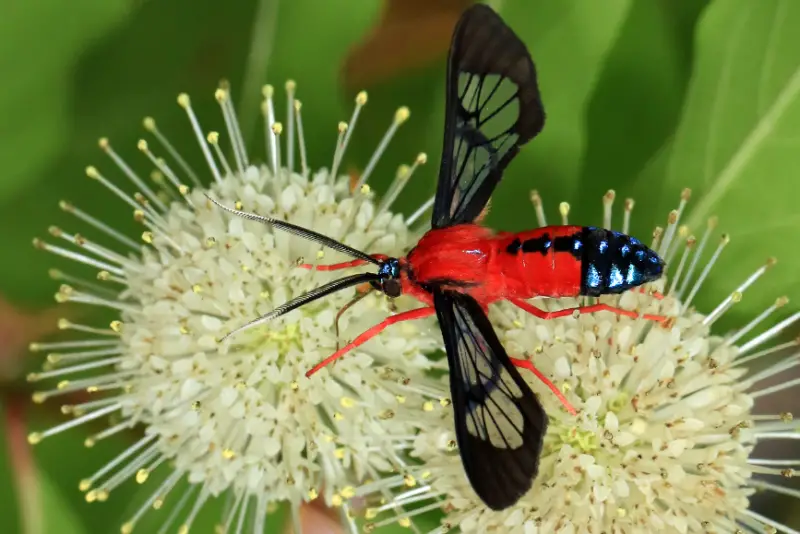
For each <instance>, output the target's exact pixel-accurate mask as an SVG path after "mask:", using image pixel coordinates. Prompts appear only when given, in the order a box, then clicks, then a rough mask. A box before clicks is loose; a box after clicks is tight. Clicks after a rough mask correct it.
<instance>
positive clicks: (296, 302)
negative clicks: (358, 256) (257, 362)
mask: <svg viewBox="0 0 800 534" xmlns="http://www.w3.org/2000/svg"><path fill="white" fill-rule="evenodd" d="M380 279H381V276H380V275H379V274H376V273H362V274H354V275H352V276H346V277H344V278H339V279H338V280H334V281H333V282H328V283H327V284H325V285H323V286H319V287H318V288H316V289H312V290H311V291H309V292H308V293H304V294H302V295H300V296H299V297H296V298H293V299H292V300H290V301H289V302H287V303H286V304H281V305H280V306H278V307H277V308H275V309H274V310H272V311H271V312H269V313H267V314H265V315H262V316H261V317H259V318H258V319H254V320H252V321H250V322H249V323H247V324H245V325H243V326H240V327H239V328H237V329H236V330H234V331H232V332H230V333H228V334H226V335H225V337H223V338H222V339H220V341H225V340H226V339H228V338H229V337H231V336H232V335H234V334H237V333H239V332H241V331H243V330H248V329H250V328H253V327H254V326H258V325H260V324H264V323H266V322H267V321H270V320H272V319H275V318H276V317H280V316H281V315H284V314H286V313H289V312H290V311H292V310H294V309H297V308H299V307H300V306H302V305H304V304H308V303H309V302H312V301H315V300H317V299H321V298H322V297H326V296H328V295H330V294H331V293H336V292H337V291H339V290H342V289H345V288H348V287H352V286H357V285H359V284H363V283H365V282H373V281H376V280H380Z"/></svg>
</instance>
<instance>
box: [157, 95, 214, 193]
mask: <svg viewBox="0 0 800 534" xmlns="http://www.w3.org/2000/svg"><path fill="white" fill-rule="evenodd" d="M187 98H188V97H187ZM144 127H145V129H146V130H147V131H149V132H151V133H152V134H153V135H154V136H155V138H156V140H157V141H158V142H159V143H161V146H163V147H164V149H166V151H167V153H168V154H169V155H170V156H171V157H172V159H174V160H175V161H177V162H178V165H179V166H180V167H181V169H182V170H183V172H185V173H186V175H187V176H188V177H189V179H190V180H191V181H192V183H194V185H195V186H197V187H201V186H202V184H201V183H200V179H199V178H198V177H197V174H195V172H194V169H192V167H191V166H190V165H189V164H188V163H187V162H186V160H185V159H183V157H181V155H180V153H179V152H178V151H177V150H175V147H173V146H172V144H171V143H170V142H169V140H168V139H167V138H166V136H164V135H163V134H162V133H161V132H160V131H159V130H158V127H157V126H156V121H155V120H154V119H153V118H152V117H145V119H144ZM165 165H166V164H165ZM162 172H163V171H162ZM165 174H166V173H165Z"/></svg>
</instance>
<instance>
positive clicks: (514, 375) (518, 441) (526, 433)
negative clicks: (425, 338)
mask: <svg viewBox="0 0 800 534" xmlns="http://www.w3.org/2000/svg"><path fill="white" fill-rule="evenodd" d="M434 304H435V306H436V313H437V315H438V317H439V325H440V327H441V329H442V336H443V338H444V343H445V348H446V349H447V359H448V362H449V364H450V390H451V395H452V400H453V411H454V415H455V429H456V438H457V440H458V445H459V450H460V453H461V460H462V462H463V464H464V469H465V470H466V473H467V477H468V478H469V481H470V483H471V484H472V487H473V488H474V489H475V492H476V493H477V494H478V496H480V497H481V499H483V501H484V502H485V503H486V504H487V505H488V506H490V507H491V508H493V509H496V510H499V509H503V508H506V507H508V506H511V505H512V504H514V503H515V502H516V501H517V500H518V499H519V498H520V497H521V496H522V495H523V494H524V493H525V492H526V491H528V489H530V487H531V484H532V483H533V479H534V478H535V477H536V472H537V469H538V465H539V454H540V453H541V447H542V439H543V437H544V433H545V430H546V428H547V416H546V415H545V413H544V411H543V410H542V407H541V406H540V405H539V402H538V400H537V399H536V396H535V395H534V394H533V392H532V391H531V390H530V388H529V387H528V386H527V384H525V382H524V381H523V380H522V377H521V376H520V375H519V372H517V370H516V368H515V367H514V366H513V364H512V363H511V361H510V360H509V358H508V355H507V354H506V352H505V350H504V349H503V346H502V345H501V343H500V340H499V339H498V338H497V334H495V332H494V329H493V328H492V325H491V323H490V322H489V319H488V318H487V317H486V315H485V314H484V312H483V310H482V309H481V307H480V305H479V304H478V303H477V302H476V301H475V300H474V299H472V297H469V296H467V295H464V294H462V293H457V292H436V293H434Z"/></svg>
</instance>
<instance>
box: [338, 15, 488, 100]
mask: <svg viewBox="0 0 800 534" xmlns="http://www.w3.org/2000/svg"><path fill="white" fill-rule="evenodd" d="M472 3H473V2H472V0H427V1H425V0H386V2H385V3H384V9H383V13H382V14H381V18H380V20H379V21H378V23H377V24H376V25H375V27H374V29H373V30H372V32H370V33H369V34H368V35H367V36H366V37H365V38H364V40H363V41H362V42H361V43H359V44H358V45H356V46H355V47H354V48H353V49H352V50H351V51H350V53H349V54H348V55H347V58H346V59H345V63H344V66H343V78H344V84H345V87H346V88H347V89H349V90H355V89H359V88H362V87H369V86H371V85H374V84H376V83H380V82H383V81H386V80H389V79H391V78H393V77H395V76H397V75H398V74H400V73H403V72H406V71H408V70H412V69H418V68H422V67H425V66H427V65H429V64H431V63H433V62H435V61H437V60H439V59H440V58H441V57H442V56H444V54H445V53H446V52H447V47H448V46H449V44H450V37H451V35H452V32H453V28H454V27H455V24H456V22H457V21H458V18H459V17H460V16H461V13H462V12H463V11H464V9H466V8H467V7H468V6H469V5H471V4H472Z"/></svg>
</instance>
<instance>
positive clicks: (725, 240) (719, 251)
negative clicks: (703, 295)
mask: <svg viewBox="0 0 800 534" xmlns="http://www.w3.org/2000/svg"><path fill="white" fill-rule="evenodd" d="M729 242H730V238H728V236H727V235H723V236H722V239H721V240H720V243H719V245H718V246H717V249H716V250H715V251H714V254H713V255H712V256H711V259H710V260H708V263H706V266H705V267H704V268H703V270H702V271H701V272H700V277H699V278H698V279H697V282H695V283H694V286H692V290H691V291H690V292H689V296H688V297H686V300H685V301H684V302H683V310H684V311H686V310H688V309H689V305H690V304H691V303H692V300H693V299H694V297H695V295H697V292H698V291H700V288H701V287H702V285H703V282H705V280H706V277H707V276H708V273H710V272H711V268H712V267H714V264H715V263H716V262H717V258H719V255H720V254H722V249H724V248H725V246H726V245H727V244H728V243H729ZM699 253H700V251H699V250H698V255H699Z"/></svg>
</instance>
